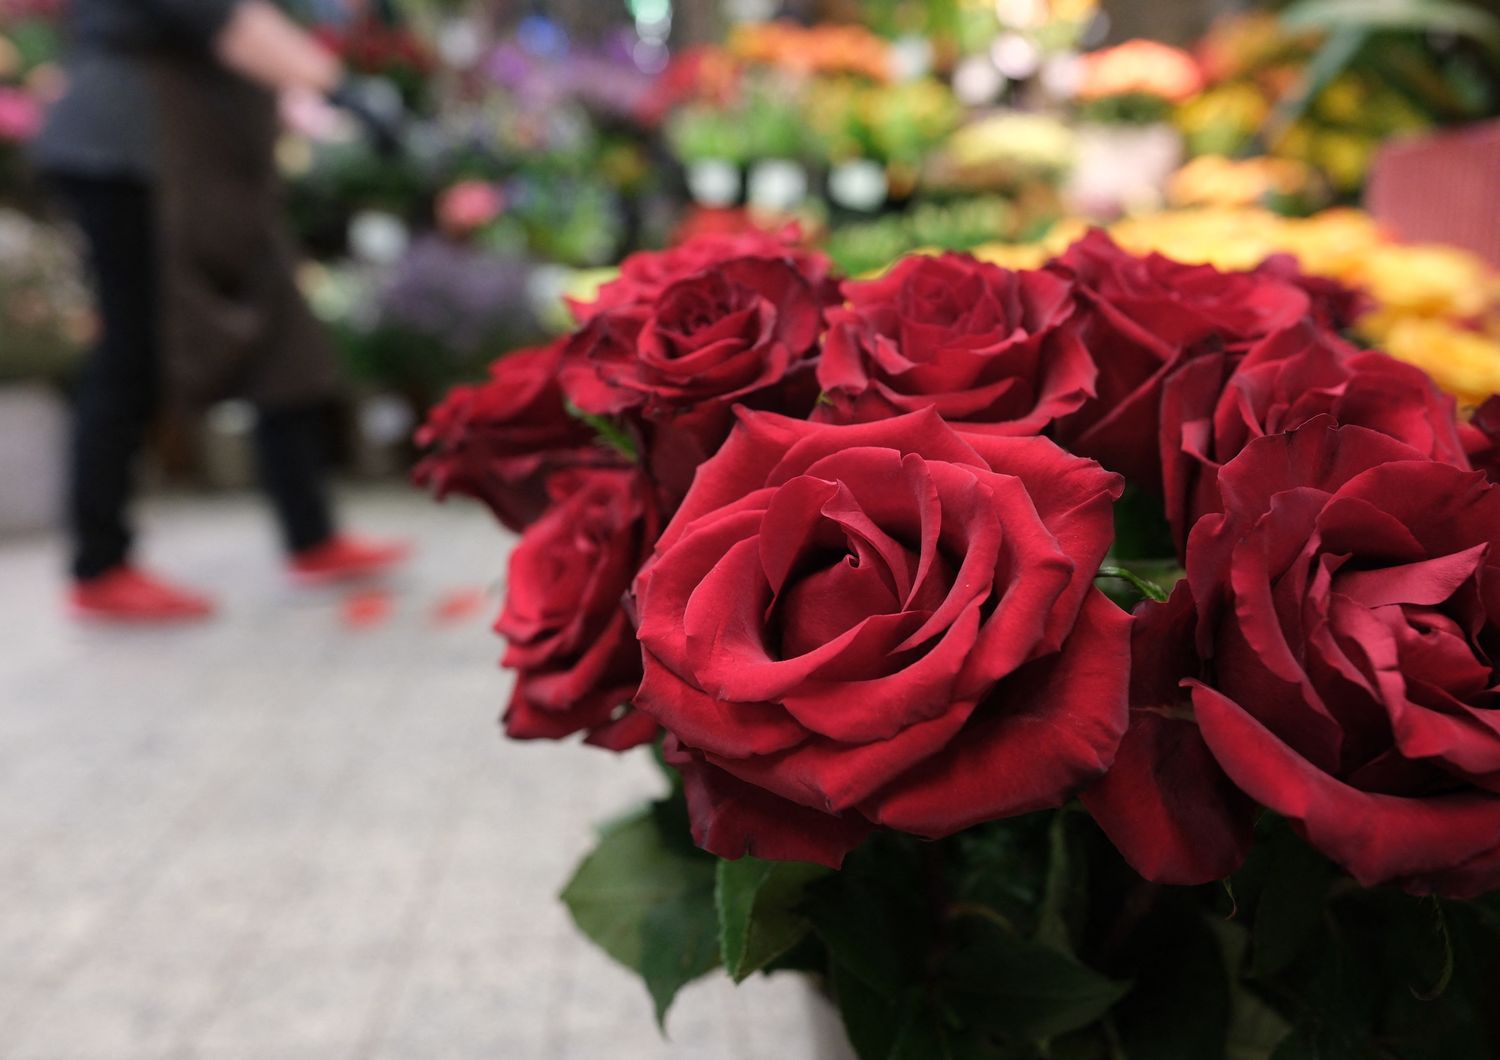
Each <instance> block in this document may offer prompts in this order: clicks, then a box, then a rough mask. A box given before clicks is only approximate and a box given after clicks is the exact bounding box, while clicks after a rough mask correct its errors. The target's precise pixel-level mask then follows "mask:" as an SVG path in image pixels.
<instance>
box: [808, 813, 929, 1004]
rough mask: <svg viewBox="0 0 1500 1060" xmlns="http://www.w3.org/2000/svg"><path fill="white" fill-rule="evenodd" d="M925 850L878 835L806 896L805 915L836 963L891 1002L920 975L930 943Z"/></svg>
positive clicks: (905, 839) (912, 842)
mask: <svg viewBox="0 0 1500 1060" xmlns="http://www.w3.org/2000/svg"><path fill="white" fill-rule="evenodd" d="M925 846H926V844H923V843H921V842H920V841H918V840H915V839H912V838H911V837H909V836H901V835H895V834H884V835H877V836H875V837H873V838H872V839H871V840H869V841H868V842H866V843H865V844H864V845H863V846H861V847H860V848H859V849H858V850H855V851H854V852H853V853H851V854H850V855H849V857H847V858H846V859H845V860H844V867H843V869H842V870H840V871H839V872H837V873H835V874H833V875H831V876H829V877H827V878H826V879H823V880H820V881H818V882H817V883H815V884H813V885H812V886H811V887H810V888H809V889H808V892H807V916H808V918H809V919H810V920H811V921H812V925H813V930H814V931H816V932H817V934H818V937H819V938H820V939H822V940H823V943H824V945H826V946H827V947H828V952H829V956H830V958H831V959H832V961H833V963H834V964H836V965H839V966H841V967H842V968H843V970H844V972H845V975H846V977H847V976H855V977H858V978H859V979H861V980H862V981H863V982H864V983H865V985H866V986H868V987H869V988H870V989H872V990H874V991H875V992H876V993H878V994H880V995H882V996H884V997H885V998H887V999H888V1000H889V999H894V998H895V997H896V995H897V994H899V993H900V992H901V990H902V989H903V988H904V987H906V986H908V985H910V984H911V983H913V982H914V981H916V980H918V979H919V978H920V977H921V975H922V974H923V971H924V969H925V959H926V954H927V950H928V949H929V947H930V946H931V944H932V929H933V925H932V920H933V917H932V910H931V909H930V907H929V904H928V899H927V886H928V882H929V881H928V880H927V879H925V878H924V876H923V872H922V853H923V849H924V847H925Z"/></svg>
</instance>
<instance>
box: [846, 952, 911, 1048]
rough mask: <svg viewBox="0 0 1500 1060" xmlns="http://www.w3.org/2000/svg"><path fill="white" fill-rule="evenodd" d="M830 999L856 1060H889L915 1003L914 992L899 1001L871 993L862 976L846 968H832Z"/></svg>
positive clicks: (878, 993) (874, 992)
mask: <svg viewBox="0 0 1500 1060" xmlns="http://www.w3.org/2000/svg"><path fill="white" fill-rule="evenodd" d="M832 985H833V996H834V999H835V1000H836V1001H837V1002H838V1006H839V1016H840V1017H841V1018H842V1019H843V1021H844V1030H845V1032H846V1033H847V1034H848V1035H849V1044H850V1045H851V1046H853V1048H854V1054H855V1055H856V1056H858V1057H859V1060H889V1058H890V1055H891V1048H892V1046H893V1045H894V1043H895V1041H896V1039H897V1038H898V1037H899V1036H900V1034H901V1029H902V1027H903V1026H904V1025H905V1023H906V1021H907V1020H908V1019H909V1018H910V1011H909V1010H910V1009H911V1008H912V1007H913V1006H914V1005H915V1004H916V1003H917V1000H918V995H917V993H916V992H915V991H910V992H908V993H907V994H906V995H905V996H904V997H902V998H901V999H900V1000H899V1001H893V999H892V997H891V996H889V995H887V994H885V993H883V992H882V991H879V990H876V989H873V988H872V987H871V986H870V985H869V984H868V983H867V982H866V981H865V978H864V977H863V976H861V975H857V974H855V973H854V972H852V971H851V970H850V969H849V968H848V967H847V966H846V965H841V964H835V965H834V966H833V982H832Z"/></svg>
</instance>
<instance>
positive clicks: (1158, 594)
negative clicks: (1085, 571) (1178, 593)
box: [1096, 567, 1167, 604]
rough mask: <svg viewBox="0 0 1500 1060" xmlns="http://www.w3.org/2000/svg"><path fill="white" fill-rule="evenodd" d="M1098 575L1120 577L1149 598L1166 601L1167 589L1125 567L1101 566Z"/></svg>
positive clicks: (1161, 601) (1101, 576)
mask: <svg viewBox="0 0 1500 1060" xmlns="http://www.w3.org/2000/svg"><path fill="white" fill-rule="evenodd" d="M1096 577H1099V578H1115V579H1118V580H1119V581H1122V582H1126V583H1128V584H1130V585H1131V586H1133V587H1134V588H1135V590H1136V592H1138V593H1140V594H1141V595H1142V596H1144V597H1145V598H1146V599H1147V600H1152V601H1155V602H1156V603H1158V604H1160V603H1165V602H1166V599H1167V590H1165V589H1163V588H1162V587H1161V586H1160V585H1157V584H1156V583H1155V582H1153V581H1149V580H1147V579H1146V578H1143V577H1141V576H1140V575H1139V574H1136V573H1135V572H1134V571H1131V570H1127V569H1125V568H1124V567H1100V568H1099V573H1098V574H1097V575H1096Z"/></svg>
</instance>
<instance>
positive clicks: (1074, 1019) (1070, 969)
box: [942, 918, 1130, 1039]
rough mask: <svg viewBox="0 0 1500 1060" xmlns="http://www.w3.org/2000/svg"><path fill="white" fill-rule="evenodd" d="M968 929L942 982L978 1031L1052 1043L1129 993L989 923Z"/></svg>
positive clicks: (976, 922)
mask: <svg viewBox="0 0 1500 1060" xmlns="http://www.w3.org/2000/svg"><path fill="white" fill-rule="evenodd" d="M964 926H965V928H966V930H965V931H964V933H963V937H961V938H960V939H959V941H958V944H957V945H956V946H955V947H954V950H953V952H952V953H951V954H949V955H948V959H947V960H946V961H945V962H944V963H943V968H942V977H943V986H944V990H945V993H946V995H947V996H948V997H950V998H951V999H952V1000H953V1003H954V1005H955V1007H956V1008H960V1009H961V1011H962V1012H963V1014H964V1015H965V1016H966V1017H967V1019H968V1020H970V1021H972V1023H973V1024H974V1025H975V1026H980V1027H984V1028H986V1029H988V1030H991V1031H994V1032H995V1033H998V1034H1003V1035H1006V1036H1012V1037H1018V1038H1033V1039H1035V1038H1049V1037H1052V1036H1054V1035H1058V1034H1063V1033H1065V1032H1067V1031H1071V1030H1076V1029H1077V1028H1079V1027H1084V1026H1087V1025H1088V1024H1090V1023H1093V1022H1094V1021H1095V1020H1097V1019H1099V1018H1100V1017H1101V1016H1103V1015H1104V1013H1106V1012H1108V1011H1109V1009H1110V1007H1111V1006H1113V1005H1114V1004H1115V1002H1117V1001H1119V1000H1120V998H1122V997H1124V996H1125V994H1126V992H1127V991H1129V989H1130V984H1129V983H1121V982H1116V981H1114V980H1112V979H1108V978H1106V977H1105V976H1103V975H1100V974H1099V973H1098V972H1096V971H1094V970H1093V969H1092V968H1090V967H1088V966H1087V965H1085V964H1082V963H1080V962H1079V961H1077V960H1075V959H1074V958H1072V957H1070V956H1068V955H1067V954H1065V953H1059V952H1058V951H1057V950H1055V949H1052V948H1050V947H1048V946H1044V945H1042V944H1041V943H1039V942H1032V941H1030V940H1027V939H1021V938H1017V937H1015V936H1013V935H1010V934H1007V933H1006V932H1005V931H1004V929H1002V928H1000V927H998V926H997V925H995V924H993V923H991V922H989V921H987V920H983V919H980V918H969V919H967V920H966V921H965V925H964Z"/></svg>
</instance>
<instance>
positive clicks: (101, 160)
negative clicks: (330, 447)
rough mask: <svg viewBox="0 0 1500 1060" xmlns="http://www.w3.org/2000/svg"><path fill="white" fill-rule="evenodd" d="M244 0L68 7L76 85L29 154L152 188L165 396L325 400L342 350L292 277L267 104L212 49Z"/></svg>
mask: <svg viewBox="0 0 1500 1060" xmlns="http://www.w3.org/2000/svg"><path fill="white" fill-rule="evenodd" d="M239 2H240V0H72V8H71V10H70V19H71V22H70V26H71V30H72V35H73V41H72V46H73V52H72V58H71V60H70V62H69V70H70V74H71V77H72V82H71V85H70V87H69V90H68V93H67V95H66V96H65V97H64V98H63V100H62V101H61V102H59V104H58V105H57V107H56V109H55V110H54V111H53V113H52V115H51V117H50V119H49V121H48V125H47V127H46V129H45V130H44V132H43V134H42V137H41V140H40V142H39V143H38V144H37V146H36V151H35V162H36V164H37V165H38V167H39V168H41V169H42V170H43V171H50V172H56V173H65V174H69V175H73V176H88V177H98V178H106V179H116V178H123V179H129V180H141V181H146V182H148V183H149V184H150V186H151V187H152V189H153V191H154V193H155V194H154V196H153V198H154V201H155V204H156V214H157V222H158V229H159V233H158V241H159V244H160V248H161V249H160V254H159V255H158V257H159V260H160V261H161V263H162V270H163V280H164V282H163V283H162V284H161V285H160V286H161V290H162V305H161V306H160V309H161V311H162V314H163V318H162V335H163V338H164V344H165V350H164V353H165V363H166V365H167V376H168V383H169V384H170V392H171V393H172V395H173V396H174V397H176V398H178V399H179V400H182V401H185V402H187V403H190V404H204V403H207V402H210V401H215V400H218V399H220V398H225V397H232V396H240V397H247V398H250V399H251V400H253V401H256V402H258V403H259V404H261V405H263V406H267V407H287V406H292V405H299V404H306V403H310V402H314V401H319V400H322V399H324V398H326V397H328V396H329V395H330V394H332V393H333V392H334V391H335V390H336V389H337V384H338V371H337V358H336V356H335V353H334V350H333V347H332V345H331V343H330V341H329V339H328V337H327V335H326V334H325V333H324V331H323V329H322V328H321V327H320V326H319V324H318V322H317V321H316V320H315V319H314V318H313V316H312V313H311V312H310V311H309V310H308V308H307V305H306V303H305V302H304V301H303V299H302V296H301V294H300V292H299V291H298V289H297V285H296V281H295V270H296V264H297V257H296V253H295V249H294V247H293V245H292V240H291V238H290V236H289V234H288V232H287V229H286V224H285V220H284V217H283V211H282V204H281V200H280V183H279V180H278V178H277V172H276V164H275V145H276V137H277V132H278V129H277V121H276V102H275V100H274V99H273V98H272V96H271V95H270V93H268V92H266V91H264V90H262V89H260V88H258V87H256V86H254V85H252V84H250V83H249V82H248V81H245V80H244V79H243V78H240V77H239V76H237V75H236V74H234V73H231V72H230V71H228V70H226V69H225V68H224V67H222V66H220V65H219V64H218V62H217V61H216V60H215V59H214V56H213V50H212V43H213V41H214V39H215V38H216V37H217V36H218V35H219V32H220V31H221V30H222V28H223V27H224V25H225V24H226V22H227V21H228V19H229V17H230V15H231V13H232V12H233V10H234V8H235V7H236V5H237V4H238V3H239Z"/></svg>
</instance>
